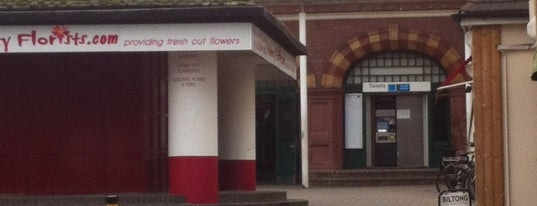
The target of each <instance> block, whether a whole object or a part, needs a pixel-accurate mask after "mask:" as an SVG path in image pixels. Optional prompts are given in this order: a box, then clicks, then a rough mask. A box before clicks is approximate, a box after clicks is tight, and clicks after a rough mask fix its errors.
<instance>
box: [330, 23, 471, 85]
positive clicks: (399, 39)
mask: <svg viewBox="0 0 537 206" xmlns="http://www.w3.org/2000/svg"><path fill="white" fill-rule="evenodd" d="M386 50H409V51H416V52H419V53H423V54H426V55H429V56H431V57H432V58H433V59H435V60H437V61H438V62H439V63H440V64H441V65H442V66H443V67H444V69H445V70H446V74H449V73H450V72H451V71H452V70H454V69H456V67H457V66H458V65H460V64H462V63H463V62H464V59H463V57H462V56H461V55H460V54H459V52H457V50H456V49H455V48H454V47H452V46H451V45H450V44H449V43H448V42H447V41H445V40H443V39H442V38H440V37H437V36H434V35H430V34H426V33H423V32H421V31H418V30H415V29H402V28H399V26H398V25H393V26H389V27H388V28H387V29H385V30H378V31H373V32H370V33H368V34H367V35H364V36H362V37H358V38H355V39H352V40H350V41H348V42H347V44H346V45H345V46H344V47H342V48H341V49H340V50H338V51H336V52H335V53H334V54H333V55H332V57H331V58H330V60H329V62H330V63H329V65H328V66H327V67H326V68H325V70H324V71H323V74H322V77H321V78H322V79H321V87H324V88H341V87H343V84H344V82H343V81H344V79H345V75H346V74H347V70H348V69H349V68H351V67H352V64H353V63H354V62H357V61H358V60H360V59H361V58H363V57H364V56H366V55H368V54H371V53H373V52H379V51H386ZM462 78H463V77H462V75H459V76H458V77H456V78H455V80H454V81H460V80H462Z"/></svg>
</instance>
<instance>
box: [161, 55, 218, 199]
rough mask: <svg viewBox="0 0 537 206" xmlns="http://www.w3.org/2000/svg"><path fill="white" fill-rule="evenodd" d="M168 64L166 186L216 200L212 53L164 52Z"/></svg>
mask: <svg viewBox="0 0 537 206" xmlns="http://www.w3.org/2000/svg"><path fill="white" fill-rule="evenodd" d="M168 68H169V71H168V115H169V116H168V132H169V134H168V135H169V136H168V154H169V192H170V194H172V195H182V196H184V197H185V199H186V202H187V203H193V204H213V203H217V202H218V90H217V87H218V82H217V79H218V76H217V54H216V52H170V53H169V54H168Z"/></svg>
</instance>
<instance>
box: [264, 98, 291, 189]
mask: <svg viewBox="0 0 537 206" xmlns="http://www.w3.org/2000/svg"><path fill="white" fill-rule="evenodd" d="M297 107H298V105H297V98H296V94H294V93H268V94H257V95H256V169H257V180H258V182H259V183H262V184H295V183H296V177H297V171H299V168H298V166H299V162H298V161H297V160H298V158H299V157H298V152H297V148H298V145H299V143H298V138H297V137H298V113H297V111H298V109H297Z"/></svg>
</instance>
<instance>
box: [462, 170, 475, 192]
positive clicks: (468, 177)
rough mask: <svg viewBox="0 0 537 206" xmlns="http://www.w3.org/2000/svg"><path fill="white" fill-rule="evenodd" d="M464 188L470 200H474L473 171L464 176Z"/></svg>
mask: <svg viewBox="0 0 537 206" xmlns="http://www.w3.org/2000/svg"><path fill="white" fill-rule="evenodd" d="M464 182H465V183H464V186H465V187H466V189H467V190H468V192H469V193H470V198H471V199H475V170H471V171H470V172H469V173H468V175H466V178H465V181H464Z"/></svg>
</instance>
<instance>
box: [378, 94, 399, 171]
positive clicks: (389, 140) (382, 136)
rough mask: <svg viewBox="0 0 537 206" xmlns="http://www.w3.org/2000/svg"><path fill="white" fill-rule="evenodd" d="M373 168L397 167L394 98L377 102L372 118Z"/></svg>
mask: <svg viewBox="0 0 537 206" xmlns="http://www.w3.org/2000/svg"><path fill="white" fill-rule="evenodd" d="M374 121H375V124H374V135H375V136H374V143H375V144H374V145H375V148H374V150H375V166H377V167H395V166H397V118H396V108H395V98H393V99H392V98H383V99H382V102H378V104H377V108H376V109H375V117H374Z"/></svg>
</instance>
